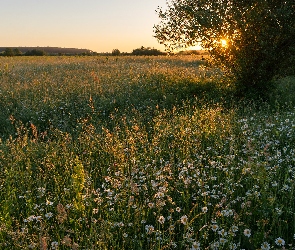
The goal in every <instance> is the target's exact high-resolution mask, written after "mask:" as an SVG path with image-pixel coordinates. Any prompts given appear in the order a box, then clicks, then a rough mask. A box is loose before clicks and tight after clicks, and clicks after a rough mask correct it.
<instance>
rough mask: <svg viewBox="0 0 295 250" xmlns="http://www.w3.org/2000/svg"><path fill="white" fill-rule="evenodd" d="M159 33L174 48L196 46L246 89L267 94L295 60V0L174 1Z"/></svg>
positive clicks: (161, 14) (157, 27) (157, 28)
mask: <svg viewBox="0 0 295 250" xmlns="http://www.w3.org/2000/svg"><path fill="white" fill-rule="evenodd" d="M167 5H168V6H167V9H166V10H163V9H159V10H158V14H159V17H160V19H161V22H160V23H159V24H158V25H155V26H154V28H155V37H156V38H157V39H158V40H159V42H160V43H162V44H165V45H166V47H167V48H168V49H175V48H177V47H188V46H192V45H195V44H201V46H202V47H203V48H205V49H207V50H208V51H209V53H210V54H211V57H212V60H213V62H214V63H216V64H218V65H219V66H224V68H225V69H226V71H227V72H228V73H230V75H232V76H234V79H235V81H236V83H237V86H238V87H239V88H240V90H241V91H244V90H246V89H254V90H255V91H258V92H260V93H263V92H264V91H265V90H267V89H268V88H269V86H270V85H269V83H270V82H271V80H272V79H273V77H274V76H276V75H277V74H279V73H280V72H282V69H284V68H285V67H286V65H288V64H290V62H291V61H292V60H294V54H295V50H294V49H295V3H294V0H287V1H283V0H181V1H179V0H170V1H168V2H167Z"/></svg>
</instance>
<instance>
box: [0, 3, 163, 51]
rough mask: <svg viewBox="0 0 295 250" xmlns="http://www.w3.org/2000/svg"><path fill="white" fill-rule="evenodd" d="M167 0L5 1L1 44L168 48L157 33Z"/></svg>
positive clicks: (0, 8)
mask: <svg viewBox="0 0 295 250" xmlns="http://www.w3.org/2000/svg"><path fill="white" fill-rule="evenodd" d="M165 5H166V1H165V0H50V1H45V0H43V1H42V0H1V2H0V17H1V19H0V20H1V22H0V47H18V46H28V47H30V46H40V47H43V46H54V47H70V48H85V49H90V50H93V51H96V52H111V51H112V49H115V48H117V49H119V50H120V51H121V52H131V51H132V50H133V49H136V48H139V47H141V46H145V47H154V48H156V49H160V50H164V46H162V45H160V44H159V43H158V42H157V40H156V39H155V38H154V37H153V25H154V24H157V23H158V22H159V19H158V16H157V14H156V13H155V10H156V9H157V7H158V6H161V7H165Z"/></svg>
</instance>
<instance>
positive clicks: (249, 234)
mask: <svg viewBox="0 0 295 250" xmlns="http://www.w3.org/2000/svg"><path fill="white" fill-rule="evenodd" d="M244 235H245V236H246V237H248V238H249V237H250V236H251V230H250V229H245V230H244Z"/></svg>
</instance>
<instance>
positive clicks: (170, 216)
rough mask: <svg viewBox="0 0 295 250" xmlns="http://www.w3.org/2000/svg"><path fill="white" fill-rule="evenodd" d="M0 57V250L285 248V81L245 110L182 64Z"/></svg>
mask: <svg viewBox="0 0 295 250" xmlns="http://www.w3.org/2000/svg"><path fill="white" fill-rule="evenodd" d="M0 60H1V61H0V81H1V92H0V97H1V98H0V108H1V111H0V112H1V115H0V129H1V131H0V133H1V138H2V139H1V144H0V168H1V171H0V190H1V192H0V248H1V249H271V248H275V249H280V248H283V247H284V248H285V249H292V248H294V246H295V242H294V241H295V238H294V237H295V214H294V212H295V199H294V179H295V168H294V166H295V151H294V150H295V149H294V145H295V112H294V102H292V101H293V100H292V96H291V95H289V96H288V95H283V96H284V99H283V100H282V98H281V94H282V92H283V93H288V92H287V91H286V90H284V89H283V87H282V86H283V85H284V84H288V85H289V87H291V86H293V84H294V82H292V81H293V80H292V78H288V79H286V80H285V81H283V82H281V83H280V88H278V91H277V92H276V93H275V94H274V95H273V97H272V98H273V99H272V100H271V103H262V104H261V103H260V106H258V104H257V103H252V104H250V105H249V102H247V104H245V103H244V102H239V103H238V104H237V102H236V101H235V100H234V99H233V97H232V94H231V91H232V90H231V89H230V86H227V84H226V83H225V82H224V80H223V79H222V78H221V76H220V73H219V72H218V71H217V70H213V69H208V68H207V67H206V65H205V64H204V63H203V62H201V61H198V60H196V58H194V57H189V56H186V57H157V58H155V57H119V58H115V57H110V58H105V57H43V58H33V57H32V58H29V57H26V58H1V59H0ZM257 106H258V107H257Z"/></svg>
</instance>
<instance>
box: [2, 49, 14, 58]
mask: <svg viewBox="0 0 295 250" xmlns="http://www.w3.org/2000/svg"><path fill="white" fill-rule="evenodd" d="M3 55H4V56H14V54H13V50H12V49H11V48H6V49H5V51H4V53H3Z"/></svg>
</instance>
